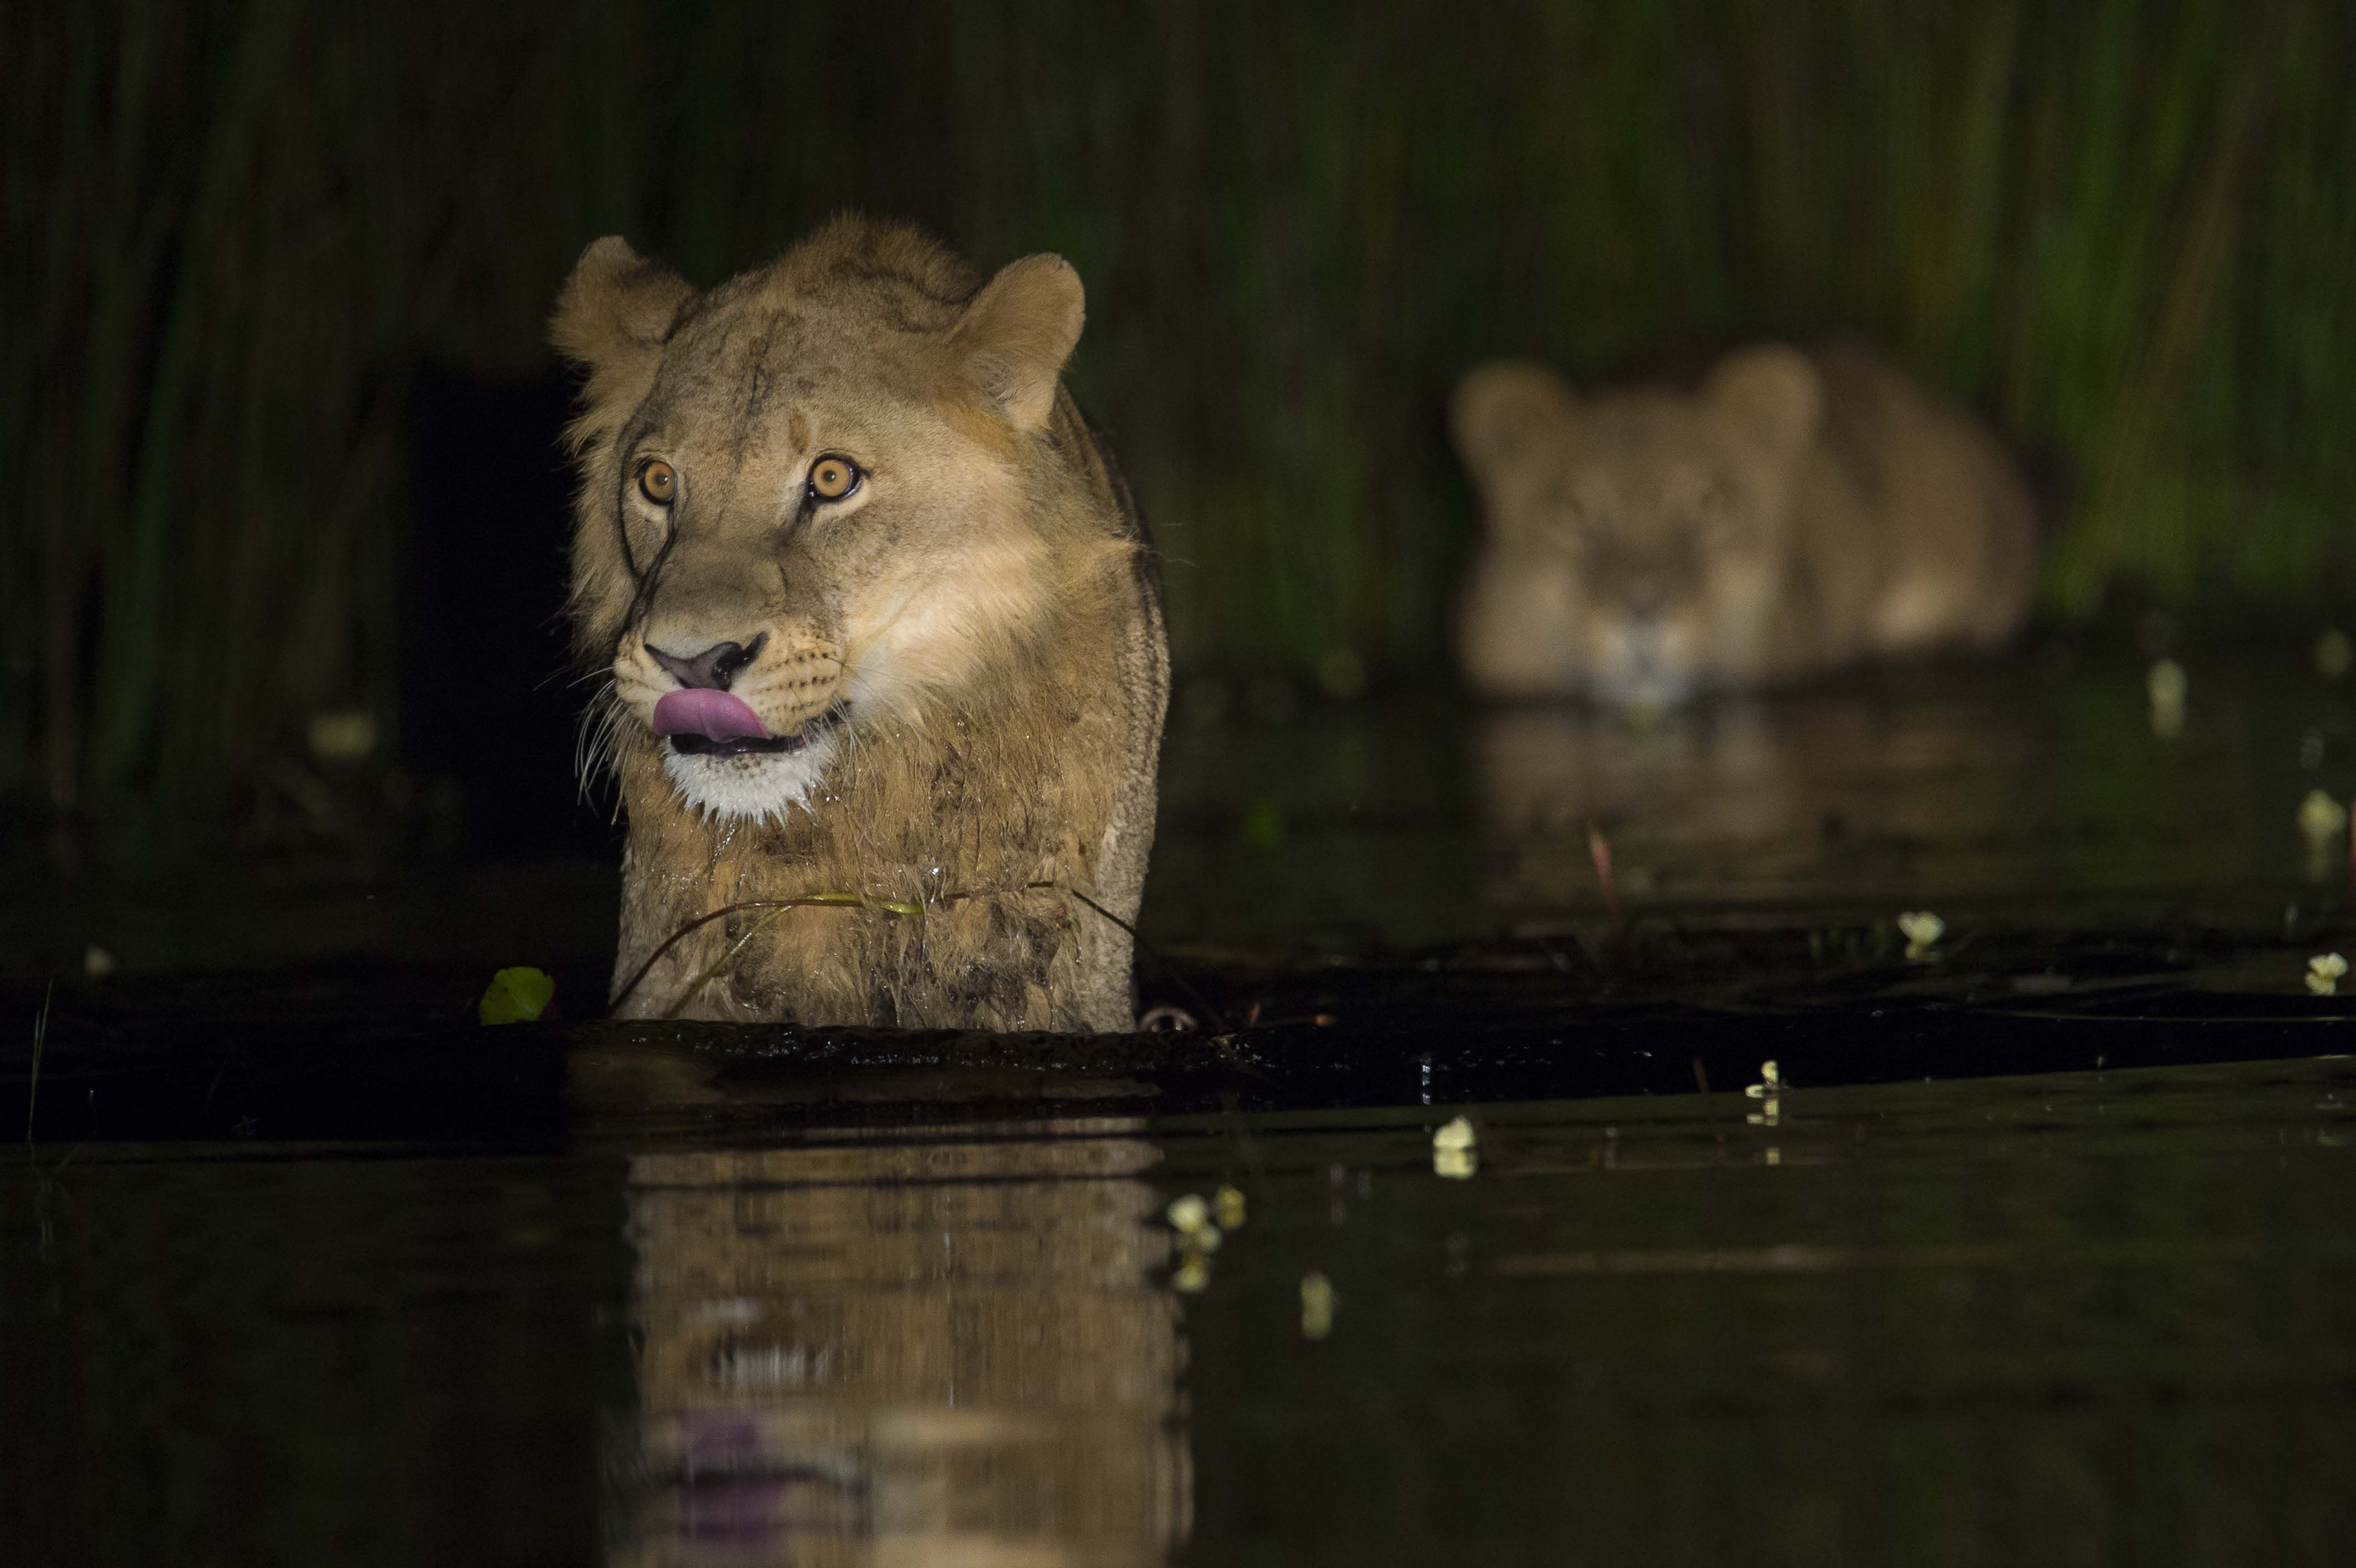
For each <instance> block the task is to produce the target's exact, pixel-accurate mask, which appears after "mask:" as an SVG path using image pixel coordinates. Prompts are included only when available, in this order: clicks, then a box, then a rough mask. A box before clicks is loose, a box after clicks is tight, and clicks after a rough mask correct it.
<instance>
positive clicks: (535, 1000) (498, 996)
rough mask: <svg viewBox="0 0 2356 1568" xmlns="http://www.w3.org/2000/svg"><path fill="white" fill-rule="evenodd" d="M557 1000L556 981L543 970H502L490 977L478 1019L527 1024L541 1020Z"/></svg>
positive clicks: (493, 1022) (500, 1022)
mask: <svg viewBox="0 0 2356 1568" xmlns="http://www.w3.org/2000/svg"><path fill="white" fill-rule="evenodd" d="M555 999H556V980H555V977H554V976H552V975H550V974H549V973H548V972H547V971H546V970H544V969H532V968H519V969H502V970H500V971H499V972H498V974H496V975H494V976H491V984H490V988H489V989H488V990H487V991H485V992H484V993H483V1000H482V1005H481V1007H480V1008H478V1009H477V1016H479V1017H480V1018H481V1019H482V1020H483V1022H485V1023H487V1024H528V1023H534V1022H537V1021H538V1020H539V1018H540V1015H541V1014H542V1013H544V1012H546V1011H547V1010H548V1004H549V1003H551V1002H552V1001H554V1000H555Z"/></svg>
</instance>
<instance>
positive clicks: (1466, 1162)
mask: <svg viewBox="0 0 2356 1568" xmlns="http://www.w3.org/2000/svg"><path fill="white" fill-rule="evenodd" d="M1479 1144H1480V1139H1479V1137H1478V1136H1475V1134H1474V1133H1473V1131H1472V1123H1471V1122H1470V1121H1469V1120H1467V1119H1466V1118H1464V1117H1462V1116H1458V1117H1456V1118H1455V1119H1454V1120H1452V1121H1451V1122H1449V1123H1447V1124H1446V1125H1443V1126H1441V1127H1440V1129H1439V1130H1438V1131H1436V1132H1434V1133H1433V1134H1432V1135H1431V1169H1432V1174H1434V1175H1435V1176H1444V1177H1446V1178H1448V1179H1450V1180H1451V1181H1462V1180H1464V1179H1466V1178H1468V1177H1470V1176H1471V1175H1472V1173H1473V1172H1474V1171H1476V1170H1478V1169H1480V1168H1481V1155H1480V1150H1479Z"/></svg>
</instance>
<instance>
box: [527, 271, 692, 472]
mask: <svg viewBox="0 0 2356 1568" xmlns="http://www.w3.org/2000/svg"><path fill="white" fill-rule="evenodd" d="M694 297H695V291H694V290H693V289H692V288H690V287H689V286H688V284H687V281H686V280H685V279H683V278H681V277H680V275H679V274H678V273H677V272H672V271H671V270H670V269H669V268H668V267H666V266H664V265H662V264H661V263H660V262H659V261H648V260H647V259H646V258H645V257H643V256H641V255H639V254H638V253H637V251H633V250H631V249H630V242H629V241H628V240H625V239H623V238H622V237H621V236H620V235H618V234H608V235H607V236H605V239H603V240H594V241H592V242H591V244H590V246H589V248H588V249H587V250H585V251H582V252H581V260H580V261H579V262H577V263H576V264H575V265H574V266H573V276H571V277H570V278H568V279H566V280H565V283H564V291H563V292H562V293H560V294H559V295H557V298H556V315H555V316H554V318H553V319H552V321H551V322H550V323H549V329H548V336H549V341H550V342H552V343H553V344H554V345H555V346H556V351H557V352H558V353H560V354H562V355H563V356H564V357H566V358H567V359H570V360H571V361H573V363H574V364H575V365H578V366H580V367H581V368H583V369H584V370H586V371H588V373H589V379H588V383H587V385H586V386H584V388H583V389H582V392H581V402H582V416H581V419H580V420H579V421H577V422H576V423H575V424H574V425H573V443H574V445H575V446H576V447H577V446H585V445H587V444H588V443H591V442H592V441H594V440H596V439H597V438H598V437H599V436H600V435H603V434H605V433H606V432H607V431H608V429H609V428H610V427H611V426H613V425H618V424H619V423H620V422H621V421H623V420H625V419H627V418H628V417H629V413H630V411H631V410H633V409H635V408H637V406H638V404H639V403H640V402H641V401H642V400H644V399H645V397H646V395H647V391H648V388H650V387H651V386H652V385H653V384H654V377H655V369H656V367H658V366H659V365H660V364H661V363H662V351H663V341H664V339H665V338H666V337H668V336H669V334H670V328H671V323H672V322H674V321H676V320H677V319H678V318H679V313H680V308H681V307H682V306H684V305H685V304H687V302H688V301H690V300H691V299H693V298H694Z"/></svg>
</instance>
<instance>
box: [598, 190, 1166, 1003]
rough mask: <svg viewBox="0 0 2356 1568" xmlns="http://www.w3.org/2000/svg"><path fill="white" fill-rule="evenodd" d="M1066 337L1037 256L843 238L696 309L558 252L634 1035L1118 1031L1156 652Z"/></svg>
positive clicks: (1073, 318)
mask: <svg viewBox="0 0 2356 1568" xmlns="http://www.w3.org/2000/svg"><path fill="white" fill-rule="evenodd" d="M1083 315H1084V306H1083V296H1082V292H1081V287H1080V281H1079V277H1078V275H1077V274H1076V272H1073V270H1072V268H1071V266H1070V265H1069V264H1068V263H1066V261H1064V260H1063V259H1062V258H1060V257H1056V256H1032V257H1027V258H1025V259H1023V260H1022V261H1014V262H1012V263H1011V264H1009V265H1008V266H1007V267H1006V268H1005V269H1004V270H1002V271H1001V272H999V273H998V274H997V276H996V277H994V278H992V279H991V280H990V281H989V282H988V283H981V282H980V280H979V279H977V278H976V277H975V275H974V274H973V273H972V272H969V270H968V269H967V268H966V266H965V265H964V263H963V262H961V261H958V259H957V258H956V257H955V256H953V255H951V254H950V253H949V252H948V251H945V250H943V249H942V248H941V247H940V246H938V245H937V244H935V243H933V242H932V241H931V240H928V239H926V238H925V237H924V236H923V235H921V234H919V233H917V232H916V230H914V229H908V228H905V227H903V226H900V225H896V224H887V223H879V222H874V221H872V220H869V219H861V218H855V217H853V218H844V219H837V220H836V221H834V222H832V223H830V224H829V225H828V226H826V227H825V228H823V229H819V231H818V232H817V233H816V234H814V235H812V236H811V237H810V238H809V239H808V240H804V241H803V242H802V243H801V244H799V245H798V246H796V247H795V248H794V249H792V250H791V251H787V253H786V254H785V255H784V256H782V257H780V258H779V259H778V260H777V261H775V262H773V263H771V264H770V265H768V266H766V267H763V268H759V269H757V270H755V271H753V272H747V273H744V275H743V276H741V277H738V278H735V279H734V280H732V281H731V282H729V283H723V284H722V285H720V286H719V287H717V288H714V289H711V290H709V291H704V292H698V291H697V290H695V289H693V288H691V287H690V286H689V285H688V284H687V283H684V282H682V281H681V280H680V278H679V277H678V276H677V275H676V274H674V273H672V272H669V271H668V270H667V269H665V268H663V267H661V266H659V265H657V264H655V263H654V262H651V261H645V260H642V259H641V258H639V257H638V256H637V254H636V253H634V252H633V251H631V249H630V247H629V246H628V245H627V244H626V243H625V242H624V241H623V240H620V239H618V238H615V239H605V240H598V241H597V242H596V243H594V244H593V245H591V246H590V247H589V248H588V250H587V251H585V252H584V254H583V256H582V258H581V261H580V264H579V265H578V267H577V268H576V269H575V270H574V272H573V277H572V279H571V281H570V282H569V283H567V284H566V285H565V288H564V293H563V296H562V299H561V300H560V301H559V303H558V305H557V309H556V318H555V323H554V329H553V336H554V337H555V341H556V345H557V347H559V348H560V349H561V350H562V351H563V353H564V354H565V356H566V357H568V358H570V359H572V360H573V362H574V363H575V364H576V365H578V366H580V367H581V368H583V369H584V371H585V372H586V384H585V386H584V389H583V392H582V412H581V415H580V418H579V419H578V420H577V421H575V422H574V424H573V431H572V436H573V443H574V447H575V450H576V452H577V453H578V456H579V463H580V471H581V490H580V497H579V502H578V507H577V517H576V526H575V530H574V537H573V557H572V564H573V588H572V602H571V612H572V616H573V634H574V642H575V645H576V647H577V648H578V650H579V652H580V655H581V656H582V660H583V662H584V665H586V666H587V667H589V668H591V669H592V670H604V671H609V672H610V673H611V676H612V685H611V687H610V688H608V691H607V694H606V696H605V699H603V701H602V703H601V705H600V708H599V711H598V714H597V724H598V728H597V730H596V731H595V734H596V741H595V744H594V750H595V751H597V752H602V753H603V756H604V758H605V759H607V760H610V762H611V763H612V765H613V766H614V768H615V770H616V773H618V774H619V777H620V781H621V794H622V801H623V805H624V806H625V807H626V810H627V812H628V814H629V837H628V841H627V845H626V848H625V851H624V854H623V861H622V917H621V944H620V953H619V955H618V958H617V961H616V970H615V986H616V993H617V997H616V1002H617V1010H618V1011H619V1012H621V1013H622V1014H623V1015H624V1016H636V1017H644V1016H651V1015H665V1016H674V1017H686V1018H701V1019H744V1020H766V1019H776V1020H786V1021H793V1022H798V1023H803V1024H883V1025H898V1026H902V1027H930V1028H960V1029H1098V1030H1102V1029H1128V1028H1130V1025H1131V1023H1132V1021H1133V1017H1134V1015H1133V1012H1132V1008H1131V994H1130V932H1129V928H1128V924H1127V923H1128V922H1130V921H1131V920H1133V919H1134V918H1135V915H1136V912H1137V906H1138V901H1139V899H1140V897H1141V894H1142V891H1143V888H1144V881H1145V866H1146V858H1147V852H1148V850H1149V848H1150V847H1151V843H1152V837H1153V817H1154V788H1155V768H1156V763H1157V760H1158V752H1159V749H1160V742H1161V735H1162V715H1163V711H1164V709H1165V707H1166V706H1167V701H1168V693H1169V656H1168V650H1167V643H1166V641H1165V639H1164V636H1163V633H1162V604H1161V597H1160V592H1159V588H1158V586H1157V583H1156V581H1155V578H1154V575H1153V571H1152V558H1151V552H1150V550H1149V549H1148V548H1147V543H1146V539H1145V534H1144V529H1143V526H1142V525H1141V522H1140V521H1139V519H1138V516H1137V512H1136V509H1135V507H1134V506H1133V505H1132V504H1131V502H1130V495H1129V490H1128V487H1127V485H1124V484H1123V483H1122V481H1121V479H1120V477H1119V473H1118V471H1117V470H1116V469H1115V468H1114V466H1113V464H1112V461H1111V457H1110V454H1109V453H1108V451H1107V450H1106V448H1105V447H1104V445H1103V444H1102V443H1100V442H1099V441H1098V438H1097V435H1096V433H1095V432H1093V431H1092V430H1090V429H1089V427H1088V425H1087V421H1085V420H1084V419H1083V418H1082V417H1081V415H1080V412H1079V411H1078V409H1077V408H1076V406H1075V405H1074V403H1073V401H1072V398H1071V395H1070V393H1068V392H1067V391H1066V390H1065V389H1064V386H1063V382H1062V373H1063V368H1064V364H1065V361H1066V359H1067V358H1068V357H1070V355H1071V353H1072V350H1073V348H1074V347H1075V346H1076V344H1077V342H1078V341H1079V336H1080V326H1081V322H1082V318H1083ZM796 901H800V902H796ZM810 901H816V902H810ZM746 905H750V906H752V907H743V906H746Z"/></svg>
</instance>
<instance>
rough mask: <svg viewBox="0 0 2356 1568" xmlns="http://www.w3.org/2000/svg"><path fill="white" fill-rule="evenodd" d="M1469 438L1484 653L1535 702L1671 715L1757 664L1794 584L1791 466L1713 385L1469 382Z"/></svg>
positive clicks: (1499, 684)
mask: <svg viewBox="0 0 2356 1568" xmlns="http://www.w3.org/2000/svg"><path fill="white" fill-rule="evenodd" d="M1456 417H1457V439H1458V443H1459V446H1460V448H1461V449H1462V451H1463V453H1464V454H1465V457H1466V461H1467V463H1468V464H1470V465H1471V467H1472V472H1473V475H1474V477H1475V480H1476V482H1477V483H1478V485H1479V488H1480V491H1481V496H1482V500H1483V510H1484V513H1485V522H1486V533H1487V540H1486V544H1485V547H1484V550H1483V561H1482V563H1481V566H1480V568H1479V569H1478V571H1476V575H1475V584H1474V589H1473V592H1472V594H1471V595H1470V596H1469V597H1468V600H1467V603H1466V605H1465V614H1466V617H1467V620H1468V624H1467V626H1466V627H1465V628H1464V636H1465V639H1466V643H1467V646H1468V649H1472V650H1480V649H1483V648H1491V649H1494V650H1496V653H1495V658H1496V659H1497V660H1499V661H1502V663H1503V664H1504V665H1505V666H1506V667H1510V668H1511V669H1512V670H1513V671H1514V672H1515V673H1514V677H1513V678H1510V679H1506V680H1503V681H1484V680H1483V678H1482V677H1483V670H1482V669H1481V668H1480V667H1479V666H1480V665H1481V663H1482V657H1481V656H1480V655H1479V654H1478V653H1477V652H1476V653H1474V654H1472V655H1469V656H1471V657H1472V660H1473V663H1474V665H1475V668H1474V670H1473V671H1472V674H1473V677H1474V679H1475V683H1476V684H1481V685H1484V686H1488V687H1491V688H1505V689H1507V690H1511V691H1518V692H1520V693H1522V694H1526V695H1569V694H1574V693H1575V694H1581V695H1587V696H1590V697H1593V698H1595V699H1599V700H1601V701H1605V702H1608V703H1612V704H1614V705H1618V706H1625V707H1633V708H1657V707H1664V706H1667V705H1669V704H1672V703H1676V702H1678V701H1680V700H1682V699H1685V698H1687V696H1689V695H1691V694H1693V693H1694V692H1695V691H1696V690H1697V689H1700V688H1708V687H1709V686H1712V685H1716V684H1719V683H1721V682H1723V681H1725V680H1728V679H1729V678H1733V677H1740V676H1741V675H1743V674H1744V673H1747V668H1748V666H1749V665H1750V664H1751V663H1752V662H1753V661H1755V659H1756V657H1757V656H1758V648H1759V645H1760V644H1761V641H1762V638H1763V636H1764V635H1765V633H1766V626H1767V621H1768V618H1769V616H1770V614H1771V613H1772V611H1773V610H1774V608H1775V605H1776V603H1777V601H1778V598H1779V596H1780V594H1781V593H1782V591H1783V576H1784V570H1785V558H1786V555H1787V552H1788V527H1787V517H1786V507H1785V506H1784V500H1785V488H1786V487H1785V485H1784V483H1783V481H1784V477H1785V475H1786V473H1787V471H1788V467H1789V464H1788V462H1786V461H1785V460H1784V458H1783V454H1782V453H1779V452H1776V451H1772V450H1770V449H1769V448H1768V447H1767V446H1765V445H1764V444H1762V442H1761V440H1760V439H1759V438H1758V435H1757V433H1756V432H1755V430H1754V428H1753V427H1751V426H1750V425H1748V424H1745V423H1743V422H1741V421H1739V420H1736V419H1732V418H1730V417H1728V414H1727V412H1726V411H1725V410H1723V409H1722V408H1721V407H1719V406H1718V405H1717V404H1715V403H1714V402H1713V401H1712V400H1711V399H1710V398H1709V397H1708V395H1707V394H1705V395H1702V396H1686V395H1681V394H1676V393H1671V392H1665V391H1654V390H1638V391H1629V392H1621V393H1615V394H1611V395H1607V396H1602V397H1597V398H1587V399H1582V398H1579V397H1577V396H1575V395H1574V394H1572V393H1571V391H1570V390H1569V388H1568V387H1566V386H1565V385H1564V384H1563V383H1562V382H1561V381H1560V380H1559V379H1556V378H1555V377H1554V376H1553V375H1552V373H1551V372H1548V371H1545V370H1542V369H1539V368H1536V367H1529V366H1520V365H1508V366H1496V367H1490V368H1484V369H1483V370H1481V371H1476V372H1475V373H1474V375H1473V376H1472V377H1471V378H1468V379H1467V381H1466V384H1465V387H1464V389H1462V391H1461V392H1460V394H1459V397H1458V401H1457V408H1456Z"/></svg>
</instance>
